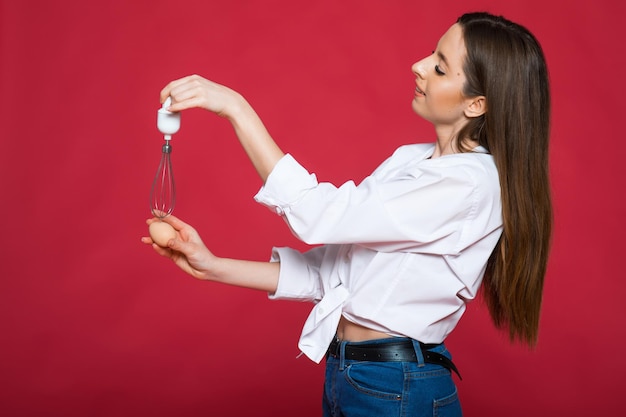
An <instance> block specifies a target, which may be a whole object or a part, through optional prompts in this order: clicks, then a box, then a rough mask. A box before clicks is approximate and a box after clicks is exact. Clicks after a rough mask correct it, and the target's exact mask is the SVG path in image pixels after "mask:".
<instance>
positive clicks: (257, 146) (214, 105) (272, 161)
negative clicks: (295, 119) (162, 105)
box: [161, 75, 284, 182]
mask: <svg viewBox="0 0 626 417" xmlns="http://www.w3.org/2000/svg"><path fill="white" fill-rule="evenodd" d="M168 96H169V97H172V103H173V104H172V105H171V106H170V107H169V110H170V111H174V112H178V111H182V110H186V109H190V108H194V107H197V108H203V109H205V110H209V111H211V112H213V113H216V114H218V115H220V116H222V117H225V118H226V119H228V120H229V121H230V122H231V124H232V125H233V128H234V129H235V133H236V134H237V137H238V138H239V141H240V143H241V145H242V146H243V148H244V150H245V151H246V153H247V154H248V157H249V158H250V161H252V164H253V165H254V167H255V169H256V170H257V172H258V173H259V175H260V176H261V179H262V180H263V181H264V182H265V180H266V179H267V176H268V175H269V174H270V172H271V171H272V169H273V168H274V165H276V163H277V162H278V161H279V160H280V159H281V158H282V157H283V155H284V154H283V152H282V151H281V150H280V148H279V147H278V145H276V143H275V142H274V139H272V137H271V136H270V134H269V132H268V131H267V129H266V128H265V126H264V125H263V122H262V121H261V119H260V118H259V116H258V115H257V114H256V112H255V111H254V109H253V108H252V106H250V104H249V103H248V102H247V101H246V100H245V98H243V96H241V94H239V93H237V92H236V91H234V90H231V89H230V88H228V87H225V86H223V85H220V84H217V83H214V82H212V81H209V80H207V79H205V78H202V77H200V76H198V75H190V76H188V77H184V78H181V79H178V80H175V81H172V82H171V83H169V84H168V85H167V86H166V87H165V88H164V89H163V90H162V91H161V102H164V101H165V99H167V97H168Z"/></svg>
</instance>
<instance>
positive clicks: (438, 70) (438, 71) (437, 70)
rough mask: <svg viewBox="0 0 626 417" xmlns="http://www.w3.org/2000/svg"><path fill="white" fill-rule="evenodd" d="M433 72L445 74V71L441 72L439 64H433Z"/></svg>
mask: <svg viewBox="0 0 626 417" xmlns="http://www.w3.org/2000/svg"><path fill="white" fill-rule="evenodd" d="M435 72H436V73H437V74H438V75H446V73H445V72H443V71H442V70H441V68H439V65H435Z"/></svg>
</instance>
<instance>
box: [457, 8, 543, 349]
mask: <svg viewBox="0 0 626 417" xmlns="http://www.w3.org/2000/svg"><path fill="white" fill-rule="evenodd" d="M458 23H459V24H460V25H461V27H462V29H463V37H464V41H465V48H466V50H467V56H466V60H465V66H464V70H465V75H466V78H467V82H466V85H465V90H464V94H465V95H466V96H467V97H475V96H484V97H486V102H487V111H486V113H485V114H484V115H483V116H481V117H479V118H476V119H471V121H470V122H469V123H468V124H467V125H466V126H465V127H464V128H463V130H462V131H461V132H460V133H459V136H458V137H459V138H471V139H474V140H476V141H478V142H479V143H480V144H481V145H482V146H484V147H485V148H487V149H488V150H489V152H490V153H491V154H492V155H493V157H494V159H495V163H496V166H497V168H498V173H499V177H500V187H501V196H502V215H503V232H502V237H501V238H500V241H499V242H498V244H497V246H496V248H495V249H494V251H493V253H492V254H491V257H490V258H489V261H488V263H487V269H486V272H485V277H484V280H483V296H484V299H485V301H486V304H487V306H488V308H489V312H490V314H491V318H492V320H493V322H494V323H495V325H496V327H498V328H504V329H508V331H509V335H510V337H511V339H512V340H515V339H518V340H521V341H523V342H526V343H527V344H529V345H530V346H534V345H535V344H536V342H537V336H538V332H539V315H540V310H541V300H542V292H543V283H544V277H545V273H546V267H547V262H548V252H549V249H550V239H551V234H552V203H551V197H550V182H549V176H548V173H549V171H548V137H549V130H550V92H549V81H548V69H547V66H546V62H545V57H544V55H543V51H542V49H541V46H540V45H539V43H538V42H537V40H536V39H535V37H534V36H533V35H532V34H531V33H530V32H529V31H528V30H527V29H526V28H524V27H522V26H520V25H518V24H516V23H513V22H511V21H509V20H506V19H505V18H503V17H501V16H493V15H491V14H488V13H468V14H465V15H463V16H461V17H460V18H459V19H458Z"/></svg>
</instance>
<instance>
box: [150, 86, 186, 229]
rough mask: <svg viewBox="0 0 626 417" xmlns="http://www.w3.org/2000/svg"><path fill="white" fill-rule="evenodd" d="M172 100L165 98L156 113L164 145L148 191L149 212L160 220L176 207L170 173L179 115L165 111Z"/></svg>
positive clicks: (172, 173)
mask: <svg viewBox="0 0 626 417" xmlns="http://www.w3.org/2000/svg"><path fill="white" fill-rule="evenodd" d="M171 102H172V100H171V98H169V97H168V98H167V100H165V102H164V103H163V106H162V107H161V108H160V109H159V110H158V112H157V128H158V129H159V131H160V132H161V133H162V134H163V138H164V139H165V144H163V146H162V147H161V162H160V163H159V167H158V168H157V171H156V174H155V176H154V180H153V182H152V188H151V189H150V211H151V212H152V215H154V216H155V217H158V218H159V219H162V218H164V217H167V216H169V215H170V214H172V211H174V206H175V205H176V185H175V182H174V172H173V171H172V157H171V155H172V145H171V144H170V140H171V139H172V135H173V134H174V133H176V132H178V130H179V129H180V113H174V112H170V111H168V110H167V108H168V107H169V106H170V104H171Z"/></svg>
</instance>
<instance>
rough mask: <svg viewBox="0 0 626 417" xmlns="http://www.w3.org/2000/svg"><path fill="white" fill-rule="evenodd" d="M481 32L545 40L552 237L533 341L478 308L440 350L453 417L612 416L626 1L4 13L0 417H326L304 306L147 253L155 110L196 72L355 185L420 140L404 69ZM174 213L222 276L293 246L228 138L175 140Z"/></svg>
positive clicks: (97, 5) (619, 288)
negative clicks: (530, 345)
mask: <svg viewBox="0 0 626 417" xmlns="http://www.w3.org/2000/svg"><path fill="white" fill-rule="evenodd" d="M477 9H478V10H488V11H491V12H494V13H498V14H504V15H505V16H507V17H509V18H511V19H513V20H516V21H519V22H521V23H523V24H525V25H526V26H527V27H529V28H530V29H531V30H532V31H533V32H534V33H535V34H536V35H537V37H538V38H539V39H540V40H541V42H542V44H543V46H544V49H545V52H546V55H547V59H548V63H549V66H550V70H551V80H552V92H553V97H554V100H553V105H554V112H553V121H554V123H553V130H552V132H553V135H552V147H551V160H552V173H553V176H552V180H553V185H554V198H555V218H556V233H555V239H554V249H553V252H552V257H551V261H550V265H549V271H548V276H547V281H546V287H545V297H544V309H543V315H542V327H541V333H540V342H539V345H538V347H537V349H536V350H535V351H533V352H531V351H528V350H527V349H525V348H522V347H520V346H516V345H513V346H512V345H510V344H509V343H508V342H507V340H506V337H505V336H503V335H502V334H500V333H498V332H496V331H495V330H494V329H493V327H492V325H491V323H490V321H489V318H488V316H487V314H486V312H485V308H484V307H483V306H482V305H481V304H480V303H474V304H472V305H471V307H470V308H469V311H468V314H467V315H466V317H465V318H464V319H463V320H462V321H461V323H460V326H459V327H458V329H457V330H456V331H455V333H454V334H453V335H452V336H451V337H450V339H449V342H448V343H449V346H450V349H451V350H452V352H453V354H454V355H455V361H456V362H457V364H458V366H459V367H460V369H461V372H462V374H463V377H464V379H463V381H460V382H459V383H458V386H459V391H460V395H461V398H462V401H463V406H464V410H465V414H466V415H467V416H470V417H472V416H483V417H485V416H502V415H506V416H509V417H513V416H527V415H536V416H543V415H567V416H586V415H603V414H608V413H610V412H613V411H617V410H620V409H623V408H624V406H623V405H622V402H623V398H622V396H623V395H622V391H623V376H624V374H625V372H626V366H625V360H624V356H623V354H622V350H623V345H622V343H623V342H624V339H625V338H624V328H625V326H624V312H623V299H624V294H623V293H624V290H625V288H626V284H625V283H624V272H623V251H624V243H623V236H622V235H621V234H622V233H623V232H624V217H625V216H624V215H625V214H626V210H625V208H626V207H625V205H624V199H623V197H622V196H620V194H621V193H622V192H623V190H624V179H625V178H626V176H625V169H624V166H625V164H624V162H623V153H624V150H625V149H624V141H623V140H622V139H621V137H622V136H623V134H622V129H621V125H619V123H620V120H623V118H624V110H626V109H625V106H624V104H623V103H624V101H623V96H624V92H625V91H626V90H625V83H624V66H625V65H624V64H625V62H624V53H625V51H624V46H623V39H624V36H623V29H622V28H621V27H620V25H623V22H624V19H625V18H626V14H625V13H624V3H623V2H621V0H596V1H594V2H585V1H582V0H578V1H573V2H568V3H567V4H564V5H563V6H561V5H559V6H556V5H552V4H551V3H549V2H546V1H545V0H527V1H523V2H514V3H511V4H509V3H508V2H503V1H501V0H489V1H487V0H485V1H478V0H466V1H458V2H417V1H384V2H383V1H380V2H379V1H365V2H364V1H356V0H344V1H330V0H323V1H310V2H299V1H293V0H268V1H220V2H217V1H207V0H195V1H193V0H179V1H176V2H173V1H170V2H167V1H156V0H144V1H122V0H114V1H106V2H89V1H80V0H68V1H61V2H50V1H23V2H17V1H9V0H4V1H1V2H0V126H1V134H0V135H1V136H0V138H1V145H2V149H1V155H2V159H1V163H0V218H1V219H2V227H1V228H0V230H2V233H1V234H0V235H1V237H2V238H1V240H0V242H1V243H0V245H2V246H1V248H2V251H1V252H0V257H1V261H0V297H1V302H0V342H1V343H0V385H1V386H0V414H2V415H6V416H12V417H20V416H64V417H73V416H81V417H82V416H122V417H124V416H143V415H150V416H153V417H159V416H181V417H187V416H201V415H211V416H223V417H229V416H243V415H255V416H287V415H297V416H302V417H308V416H317V415H319V414H320V405H319V404H320V394H321V382H322V371H323V368H322V366H318V365H315V364H314V363H312V362H310V361H309V360H308V359H306V358H304V357H302V358H299V359H296V355H297V354H298V351H297V346H296V342H297V339H298V336H299V333H300V327H301V325H302V323H303V322H304V320H305V318H306V315H307V314H308V309H309V308H310V306H309V305H308V304H300V303H288V302H270V301H268V300H267V299H266V295H265V294H263V293H257V292H253V291H250V290H243V289H237V288H227V287H223V286H219V285H216V284H212V283H206V282H199V281H194V280H193V279H191V278H190V277H188V276H186V275H184V274H183V273H182V272H180V271H179V270H177V269H176V268H175V267H174V266H173V265H172V264H170V263H169V262H168V261H166V260H165V259H162V258H160V257H158V256H157V255H156V254H154V253H153V251H152V250H151V249H150V248H149V247H146V246H144V245H143V244H141V243H140V240H139V239H140V237H141V236H143V235H145V234H146V233H147V228H146V226H145V223H144V220H145V219H146V218H147V217H148V216H149V211H148V193H149V188H150V185H151V180H152V177H153V175H154V172H155V170H156V166H157V164H158V160H159V157H160V146H161V142H162V137H161V136H160V135H159V133H158V132H157V130H156V126H155V118H156V110H157V108H158V107H159V103H158V93H159V91H160V89H161V88H162V87H163V86H164V85H165V84H166V83H167V82H168V81H170V80H171V79H174V78H178V77H180V76H183V75H187V74H190V73H200V74H202V75H205V76H207V77H210V78H212V79H214V80H216V81H219V82H222V83H225V84H227V85H229V86H232V87H234V88H236V89H238V90H239V91H241V92H242V93H243V94H244V95H245V96H246V97H247V98H248V99H249V100H250V101H251V102H252V103H253V105H254V106H255V107H256V109H257V110H258V112H259V113H260V115H261V116H262V117H263V119H264V120H265V122H266V124H267V126H268V128H269V129H270V131H271V132H272V133H273V135H274V137H275V138H276V140H277V141H278V142H279V144H280V145H281V147H282V148H283V149H284V150H285V151H288V152H291V153H293V154H294V155H295V156H296V157H297V158H299V159H300V160H301V161H302V162H303V163H304V164H305V165H306V166H307V167H308V168H309V169H311V170H312V171H315V172H316V173H317V174H318V176H319V178H320V179H322V180H328V181H332V182H336V183H340V182H343V181H345V180H347V179H350V178H353V179H355V180H356V181H359V180H361V179H362V178H363V176H365V175H366V174H367V173H369V172H370V171H371V170H372V169H373V168H374V167H375V166H376V165H377V164H378V163H379V162H380V161H382V159H384V158H385V157H387V156H388V155H389V154H390V153H391V152H392V151H393V149H395V148H396V147H397V146H399V145H400V144H403V143H407V142H424V141H431V140H432V139H433V131H432V128H431V126H429V125H428V124H426V123H425V122H423V121H421V120H419V119H418V118H417V117H416V116H414V114H413V113H412V111H411V107H410V101H411V99H412V95H413V88H414V77H413V75H412V74H411V72H410V65H411V64H412V63H413V62H414V61H415V60H417V59H418V58H421V57H423V56H424V55H426V54H428V53H430V51H431V50H432V49H433V46H434V45H435V43H436V41H437V39H438V38H439V37H440V35H441V34H442V33H443V32H444V31H445V30H446V29H447V28H448V26H449V25H450V24H452V22H453V21H454V20H455V19H456V17H457V16H458V15H460V14H462V13H463V12H466V11H470V10H477ZM172 145H173V148H174V153H173V162H174V171H175V174H176V179H177V183H178V193H179V199H178V206H177V208H176V211H175V213H176V214H177V215H178V216H180V217H182V218H183V219H185V220H187V221H188V222H190V223H192V224H193V225H194V226H196V228H197V229H198V230H199V231H200V232H201V234H202V235H203V238H204V239H205V242H206V243H207V245H208V246H209V247H210V248H212V249H213V250H214V251H215V252H216V253H217V254H218V255H222V256H230V257H244V258H250V259H256V260H265V259H267V258H268V255H269V252H270V248H271V247H272V246H273V245H277V246H278V245H292V246H293V245H295V246H296V247H299V248H302V249H304V246H303V245H302V244H300V243H298V242H297V241H295V239H294V238H293V237H292V236H291V235H290V234H289V232H288V230H287V228H286V227H285V225H284V224H283V223H282V221H281V220H280V219H278V218H277V217H275V216H274V215H273V214H271V213H270V212H269V211H268V210H266V209H264V208H262V207H261V206H258V205H257V204H256V203H254V202H253V200H252V196H253V195H254V193H255V192H256V190H257V189H258V187H259V186H260V181H259V179H258V177H257V176H256V173H255V172H254V171H253V169H252V168H251V166H250V164H249V163H248V161H247V159H246V157H245V156H244V153H243V151H242V150H241V149H240V147H239V144H238V143H237V141H236V139H235V137H234V134H233V132H232V130H231V128H230V126H229V125H228V123H227V122H226V121H224V120H222V119H219V118H218V117H215V116H212V115H209V114H207V113H204V112H201V111H199V110H192V111H189V112H188V113H185V114H184V115H183V119H182V129H181V131H180V133H178V134H177V135H175V136H174V139H173V143H172Z"/></svg>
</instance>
